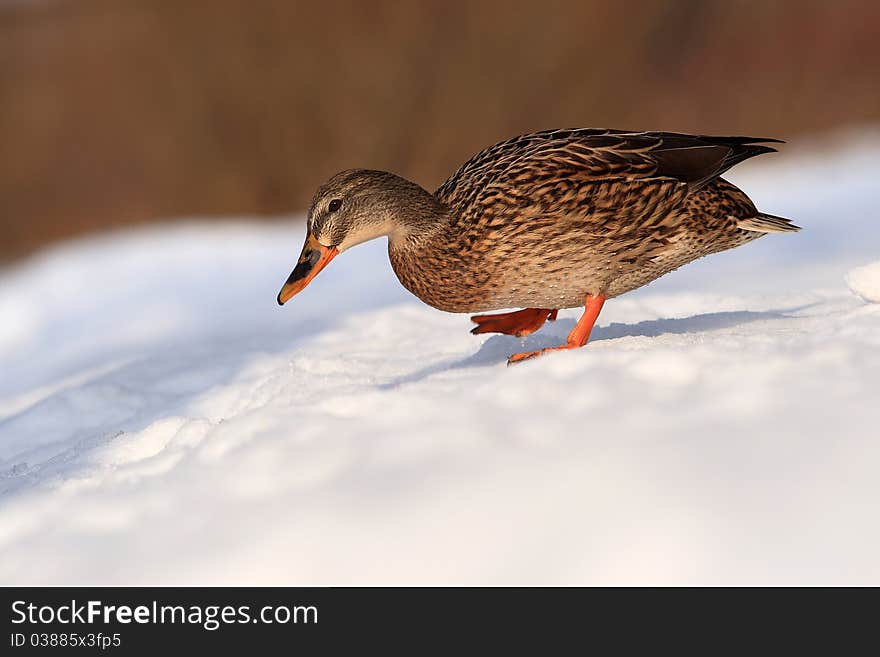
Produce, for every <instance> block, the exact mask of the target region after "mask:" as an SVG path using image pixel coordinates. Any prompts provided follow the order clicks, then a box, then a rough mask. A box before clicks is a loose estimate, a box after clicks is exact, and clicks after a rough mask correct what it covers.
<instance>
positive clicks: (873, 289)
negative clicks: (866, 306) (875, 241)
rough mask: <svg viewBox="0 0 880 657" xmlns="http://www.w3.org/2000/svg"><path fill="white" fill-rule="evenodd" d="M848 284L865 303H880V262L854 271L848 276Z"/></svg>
mask: <svg viewBox="0 0 880 657" xmlns="http://www.w3.org/2000/svg"><path fill="white" fill-rule="evenodd" d="M846 282H847V284H848V285H849V289H850V290H852V293H853V294H857V295H858V296H860V297H862V299H864V300H865V301H868V302H871V303H880V260H878V261H877V262H874V263H871V264H870V265H865V266H864V267H857V268H856V269H853V270H852V271H850V272H849V273H848V274H847V275H846Z"/></svg>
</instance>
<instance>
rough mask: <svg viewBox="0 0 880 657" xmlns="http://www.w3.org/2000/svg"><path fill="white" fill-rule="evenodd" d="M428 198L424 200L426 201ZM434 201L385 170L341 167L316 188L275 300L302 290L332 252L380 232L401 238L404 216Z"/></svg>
mask: <svg viewBox="0 0 880 657" xmlns="http://www.w3.org/2000/svg"><path fill="white" fill-rule="evenodd" d="M426 197H427V199H426ZM437 203H438V202H437V201H436V200H435V199H434V197H433V196H432V195H431V194H429V193H428V192H426V191H425V190H424V189H422V188H421V187H419V186H418V185H416V184H415V183H413V182H410V181H408V180H406V179H405V178H401V177H400V176H397V175H395V174H393V173H388V172H387V171H371V170H368V169H351V170H348V171H342V172H340V173H337V174H336V175H335V176H333V177H332V178H330V180H328V181H327V182H326V183H324V184H323V185H321V187H319V188H318V191H317V192H316V193H315V196H314V198H313V199H312V204H311V206H310V207H309V214H308V219H307V224H306V243H305V244H304V245H303V248H302V253H300V256H299V260H298V261H297V264H296V267H294V269H293V271H292V272H291V274H290V276H289V277H288V278H287V282H285V283H284V286H283V287H282V288H281V292H279V293H278V303H279V304H283V303H284V302H285V301H287V300H288V299H290V298H291V297H293V296H294V295H296V294H298V293H299V292H301V291H302V290H303V289H304V288H305V287H306V286H307V285H308V284H309V283H310V282H311V281H312V279H313V278H314V277H315V276H317V275H318V273H319V272H320V271H321V270H322V269H324V267H326V266H327V264H328V263H329V262H330V261H331V260H333V258H335V257H336V256H337V255H339V254H340V253H342V252H343V251H345V250H346V249H350V248H351V247H353V246H356V245H358V244H361V243H362V242H366V241H368V240H371V239H375V238H377V237H382V236H384V235H387V236H389V238H390V239H392V240H393V239H395V238H402V237H404V236H405V235H406V234H408V232H409V231H410V228H411V226H410V225H409V224H408V223H407V222H406V221H405V220H404V218H405V217H406V216H407V215H411V214H412V213H413V211H414V212H415V214H418V213H419V206H430V205H431V204H437Z"/></svg>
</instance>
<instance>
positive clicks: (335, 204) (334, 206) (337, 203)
mask: <svg viewBox="0 0 880 657" xmlns="http://www.w3.org/2000/svg"><path fill="white" fill-rule="evenodd" d="M341 207H342V200H341V199H338V198H335V199H333V200H332V201H330V205H328V206H327V210H328V211H329V212H336V211H337V210H338V209H339V208H341Z"/></svg>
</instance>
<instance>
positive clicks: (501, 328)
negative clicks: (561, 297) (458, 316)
mask: <svg viewBox="0 0 880 657" xmlns="http://www.w3.org/2000/svg"><path fill="white" fill-rule="evenodd" d="M557 312H558V311H557V310H549V309H547V308H526V309H525V310H517V311H515V312H512V313H500V314H498V315H474V316H473V317H471V321H472V322H475V323H476V324H477V326H475V327H474V328H472V329H471V333H473V334H474V335H476V334H478V333H506V334H507V335H515V336H516V337H518V338H521V337H523V336H525V335H528V334H529V333H534V332H535V331H537V330H538V329H539V328H541V327H542V326H543V325H544V322H546V321H547V320H548V319H549V320H550V321H551V322H552V321H555V320H556V313H557Z"/></svg>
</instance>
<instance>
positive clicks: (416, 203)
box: [381, 176, 452, 249]
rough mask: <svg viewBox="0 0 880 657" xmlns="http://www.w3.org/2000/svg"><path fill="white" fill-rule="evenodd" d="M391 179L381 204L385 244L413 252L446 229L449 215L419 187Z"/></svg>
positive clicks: (444, 206)
mask: <svg viewBox="0 0 880 657" xmlns="http://www.w3.org/2000/svg"><path fill="white" fill-rule="evenodd" d="M394 178H396V180H394V181H393V182H392V184H391V185H390V186H389V188H388V189H387V190H386V192H385V194H384V195H383V199H382V202H381V205H382V206H383V207H384V209H385V213H386V216H387V218H388V228H389V230H388V242H389V245H390V246H391V248H393V249H406V248H417V247H419V246H422V245H424V244H425V243H427V242H430V241H431V240H432V239H434V238H435V237H436V236H437V234H438V233H440V232H442V231H443V230H444V229H445V228H446V227H448V226H449V224H450V223H451V219H452V215H451V212H450V209H449V207H448V206H446V204H444V203H442V202H441V201H440V200H439V199H437V197H436V196H434V195H433V194H431V193H430V192H429V191H427V190H426V189H425V188H423V187H422V186H421V185H418V184H416V183H414V182H411V181H409V180H406V179H405V178H401V177H399V176H394Z"/></svg>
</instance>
